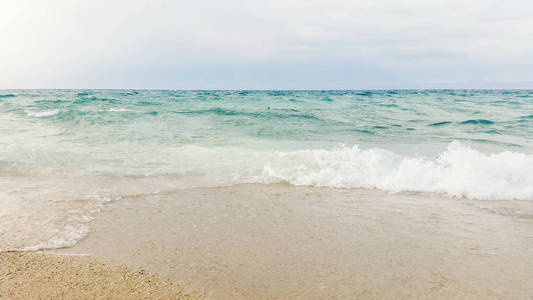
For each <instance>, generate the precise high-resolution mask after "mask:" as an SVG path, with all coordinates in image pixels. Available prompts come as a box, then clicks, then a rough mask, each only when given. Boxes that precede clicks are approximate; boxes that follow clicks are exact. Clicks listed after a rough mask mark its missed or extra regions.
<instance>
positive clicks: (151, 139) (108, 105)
mask: <svg viewBox="0 0 533 300" xmlns="http://www.w3.org/2000/svg"><path fill="white" fill-rule="evenodd" d="M280 182H281V183H288V184H292V185H308V186H320V187H335V188H356V189H359V188H363V189H382V190H387V191H391V192H401V191H411V192H427V193H439V194H445V195H449V196H453V197H458V198H459V199H461V198H463V197H467V198H474V199H479V200H507V199H517V200H525V201H527V200H533V91H526V90H516V91H513V90H495V91H485V90H479V91H477V90H476V91H474V90H438V91H435V90H416V91H407V90H401V91H397V90H390V91H155V90H139V91H136V90H2V91H0V217H1V218H0V236H2V241H0V251H2V250H3V249H4V250H6V249H7V250H9V249H19V250H20V249H23V250H32V249H41V248H54V247H63V246H69V245H73V244H74V243H76V242H77V241H78V240H79V239H81V238H83V236H85V235H86V234H87V232H89V227H88V224H89V223H88V222H89V221H90V219H91V218H92V216H93V215H94V214H95V213H97V212H98V211H99V210H100V209H101V207H102V206H103V205H105V203H107V202H108V201H116V200H119V199H121V198H124V197H143V195H151V194H154V193H172V191H174V190H176V189H181V188H188V187H200V186H223V185H232V184H240V183H280ZM36 228H37V229H38V230H36Z"/></svg>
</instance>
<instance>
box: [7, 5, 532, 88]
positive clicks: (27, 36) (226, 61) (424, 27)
mask: <svg viewBox="0 0 533 300" xmlns="http://www.w3.org/2000/svg"><path fill="white" fill-rule="evenodd" d="M531 16H533V2H531V1H525V0H524V1H506V2H505V3H502V2H501V1H492V0H488V1H487V0H485V1H482V0H470V1H464V0H463V1H457V0H451V1H440V0H438V1H418V0H412V1H400V0H396V1H390V0H389V1H386V0H381V1H379V0H378V1H353V0H352V1H339V0H333V1H294V0H284V1H278V0H273V1H242V0H241V1H236V0H233V1H216V0H212V1H201V0H200V1H170V0H169V1H163V0H155V1H148V0H146V1H139V0H130V1H116V0H108V1H103V0H93V1H65V0H55V1H51V0H41V1H39V0H4V1H2V2H0V41H1V45H2V47H0V66H1V69H2V70H1V71H0V87H3V88H15V87H66V88H70V87H95V88H96V87H102V88H113V87H118V88H130V87H131V88H140V87H145V88H365V87H373V88H375V87H383V88H387V87H402V86H404V87H411V86H418V85H423V84H424V82H429V83H430V82H434V83H435V82H436V83H446V82H462V81H470V82H471V81H479V80H481V81H524V80H527V79H529V78H533V68H532V66H533V54H532V53H533V18H532V17H531Z"/></svg>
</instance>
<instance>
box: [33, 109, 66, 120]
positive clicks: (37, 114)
mask: <svg viewBox="0 0 533 300" xmlns="http://www.w3.org/2000/svg"><path fill="white" fill-rule="evenodd" d="M58 113H59V110H58V109H52V110H45V111H38V112H32V111H26V114H27V115H28V116H29V117H37V118H40V117H49V116H54V115H57V114H58Z"/></svg>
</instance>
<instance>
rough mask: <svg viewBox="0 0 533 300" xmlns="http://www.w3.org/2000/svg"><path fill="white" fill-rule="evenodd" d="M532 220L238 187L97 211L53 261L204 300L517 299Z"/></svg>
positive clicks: (498, 204)
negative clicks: (118, 266) (176, 288)
mask: <svg viewBox="0 0 533 300" xmlns="http://www.w3.org/2000/svg"><path fill="white" fill-rule="evenodd" d="M532 216H533V205H532V203H531V201H474V200H468V199H459V198H450V197H446V196H442V195H441V196H439V195H435V194H420V193H400V194H391V193H388V192H383V191H372V190H342V189H341V190H339V189H331V188H311V187H294V186H289V185H282V184H275V185H260V184H250V185H239V186H232V187H224V188H197V189H184V190H177V191H173V192H168V193H161V194H157V195H148V196H146V195H138V196H133V197H130V198H124V199H121V200H119V201H115V202H112V203H108V204H106V206H105V208H104V209H103V211H102V212H101V213H100V214H99V215H98V216H97V217H96V219H95V220H94V221H93V222H92V224H91V228H92V229H91V233H90V234H89V235H88V237H87V238H85V239H84V240H82V241H81V242H80V243H79V244H77V245H76V246H74V247H72V248H66V249H60V250H56V251H55V252H56V253H62V254H90V255H92V256H93V257H95V258H98V259H105V260H112V261H115V262H118V263H122V264H126V265H129V266H131V267H133V268H143V269H147V270H150V271H152V272H155V273H158V274H160V275H161V276H163V277H164V278H169V279H171V280H172V281H173V282H176V283H178V284H180V285H182V286H186V287H187V288H190V289H191V290H195V291H199V292H201V293H202V294H205V295H206V296H207V298H211V299H235V298H237V299H267V298H291V299H309V298H321V299H329V298H336V299H339V298H340V299H353V298H359V299H384V298H385V299H398V298H404V299H405V298H410V299H412V298H423V299H435V298H440V299H466V298H468V299H474V298H478V299H479V298H483V299H499V298H514V299H529V298H531V297H532V296H533V284H532V283H531V282H533V251H531V249H533V218H532Z"/></svg>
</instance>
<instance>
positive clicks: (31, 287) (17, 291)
mask: <svg viewBox="0 0 533 300" xmlns="http://www.w3.org/2000/svg"><path fill="white" fill-rule="evenodd" d="M95 298H100V299H101V298H104V299H109V298H113V299H147V298H148V299H196V298H199V297H193V296H192V295H191V294H187V293H186V292H184V290H183V288H182V287H180V286H179V285H177V284H175V283H173V282H171V281H169V280H164V279H162V278H160V277H158V276H156V275H154V274H153V273H150V272H148V271H146V270H133V269H130V268H127V267H124V266H120V265H117V264H113V263H103V262H100V261H97V260H95V259H93V258H90V257H81V256H63V255H62V256H58V255H44V254H42V253H28V252H9V253H0V299H95Z"/></svg>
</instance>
